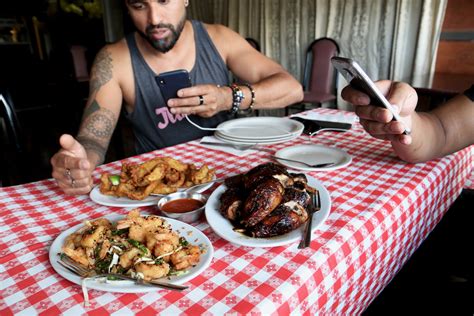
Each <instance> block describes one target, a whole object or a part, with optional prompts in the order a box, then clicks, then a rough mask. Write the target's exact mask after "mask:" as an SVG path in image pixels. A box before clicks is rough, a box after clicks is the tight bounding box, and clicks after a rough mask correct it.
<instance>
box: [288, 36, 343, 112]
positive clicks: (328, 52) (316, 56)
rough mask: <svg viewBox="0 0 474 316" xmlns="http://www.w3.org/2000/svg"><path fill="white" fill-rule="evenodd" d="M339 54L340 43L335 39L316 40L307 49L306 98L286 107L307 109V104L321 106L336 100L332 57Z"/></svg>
mask: <svg viewBox="0 0 474 316" xmlns="http://www.w3.org/2000/svg"><path fill="white" fill-rule="evenodd" d="M337 55H339V45H338V44H337V43H336V41H335V40H333V39H332V38H328V37H323V38H319V39H316V40H314V41H313V42H312V43H311V44H310V45H309V47H308V49H307V50H306V61H305V66H304V74H303V76H304V77H303V88H304V98H303V101H302V103H300V104H295V105H291V106H289V107H287V108H286V110H285V111H286V115H288V114H289V111H290V109H293V108H297V109H299V110H300V111H304V110H306V104H313V105H315V106H316V107H320V106H321V104H322V103H324V102H329V101H334V100H336V99H337V96H336V75H335V73H336V72H335V69H334V67H333V66H332V64H331V58H332V57H334V56H337Z"/></svg>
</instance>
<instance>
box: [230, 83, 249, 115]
mask: <svg viewBox="0 0 474 316" xmlns="http://www.w3.org/2000/svg"><path fill="white" fill-rule="evenodd" d="M229 88H231V89H232V108H231V109H230V110H229V112H230V114H235V113H237V112H238V111H239V109H240V105H241V104H242V101H243V100H244V99H245V96H244V93H243V92H242V90H240V88H239V86H238V85H236V84H235V83H233V84H231V85H230V86H229Z"/></svg>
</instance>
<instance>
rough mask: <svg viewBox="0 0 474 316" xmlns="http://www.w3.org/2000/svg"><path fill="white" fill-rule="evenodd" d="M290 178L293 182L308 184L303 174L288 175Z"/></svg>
mask: <svg viewBox="0 0 474 316" xmlns="http://www.w3.org/2000/svg"><path fill="white" fill-rule="evenodd" d="M290 177H292V178H293V181H294V182H303V183H308V178H306V175H305V174H304V173H290Z"/></svg>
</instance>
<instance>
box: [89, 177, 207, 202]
mask: <svg viewBox="0 0 474 316" xmlns="http://www.w3.org/2000/svg"><path fill="white" fill-rule="evenodd" d="M214 179H215V176H214V178H213V180H214ZM213 184H214V183H209V184H208V185H204V186H202V187H200V188H199V189H196V190H194V192H197V193H202V192H204V191H206V190H207V189H209V188H210V187H211V186H212V185H213ZM185 189H186V188H180V189H178V191H182V190H185ZM165 195H166V194H151V195H150V196H148V197H146V198H145V199H143V200H131V199H129V198H126V197H116V196H112V195H105V194H102V193H101V192H100V189H99V186H98V185H97V186H95V187H94V189H92V191H91V193H90V194H89V197H90V198H91V200H92V201H94V202H96V203H97V204H101V205H105V206H117V207H140V206H149V205H156V203H158V201H159V200H160V199H161V198H162V197H163V196H165Z"/></svg>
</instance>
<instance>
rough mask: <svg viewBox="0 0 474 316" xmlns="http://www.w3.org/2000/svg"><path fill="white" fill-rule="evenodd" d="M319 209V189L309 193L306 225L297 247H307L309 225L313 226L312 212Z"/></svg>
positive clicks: (309, 231)
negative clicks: (309, 201) (309, 202)
mask: <svg viewBox="0 0 474 316" xmlns="http://www.w3.org/2000/svg"><path fill="white" fill-rule="evenodd" d="M320 209H321V199H320V197H319V191H316V194H315V193H311V204H310V206H309V207H308V220H307V221H306V226H305V228H304V232H303V238H302V239H301V241H300V243H299V245H298V249H303V248H307V247H309V244H310V243H311V231H312V229H311V226H313V214H314V213H316V212H317V211H319V210H320Z"/></svg>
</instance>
